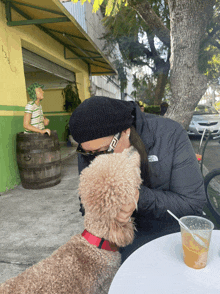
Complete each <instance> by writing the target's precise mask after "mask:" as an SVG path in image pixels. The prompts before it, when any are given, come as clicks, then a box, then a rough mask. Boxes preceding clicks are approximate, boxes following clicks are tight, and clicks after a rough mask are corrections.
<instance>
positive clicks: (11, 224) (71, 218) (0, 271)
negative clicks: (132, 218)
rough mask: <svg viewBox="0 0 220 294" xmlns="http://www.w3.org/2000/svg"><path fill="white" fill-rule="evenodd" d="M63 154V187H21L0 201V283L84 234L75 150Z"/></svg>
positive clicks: (65, 149)
mask: <svg viewBox="0 0 220 294" xmlns="http://www.w3.org/2000/svg"><path fill="white" fill-rule="evenodd" d="M61 154H62V158H63V160H62V173H61V174H62V180H61V183H60V184H58V185H56V186H54V187H51V188H46V189H41V190H27V189H24V188H23V187H22V186H21V185H19V186H18V187H16V188H15V189H14V190H11V191H9V192H7V193H4V194H3V195H2V196H1V197H0V224H1V226H0V236H1V238H0V283H1V282H3V281H5V280H6V279H8V278H10V277H13V276H16V275H17V274H19V273H21V272H23V271H24V270H25V269H26V268H28V267H30V266H31V265H32V264H34V263H37V262H38V261H40V260H41V259H43V258H46V257H47V256H48V255H50V254H51V253H52V252H53V251H54V250H56V249H57V248H58V247H59V246H61V245H63V244H64V243H66V242H67V241H68V240H69V239H70V237H71V236H73V235H75V234H77V233H80V232H82V230H83V218H82V217H81V214H80V212H79V200H78V194H77V188H78V180H79V178H78V167H77V158H76V155H75V148H72V147H69V148H62V151H61ZM64 158H66V159H64Z"/></svg>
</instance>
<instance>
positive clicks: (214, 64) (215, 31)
mask: <svg viewBox="0 0 220 294" xmlns="http://www.w3.org/2000/svg"><path fill="white" fill-rule="evenodd" d="M219 24H220V2H219V1H218V0H217V1H216V5H215V7H214V11H213V17H212V19H211V20H210V22H209V24H208V27H207V32H206V36H205V38H204V40H203V41H202V42H201V44H200V54H199V70H200V72H202V73H203V74H205V75H206V76H207V77H208V79H209V81H211V80H215V79H217V78H219V72H220V26H219Z"/></svg>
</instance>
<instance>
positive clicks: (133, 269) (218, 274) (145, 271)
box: [109, 230, 220, 294]
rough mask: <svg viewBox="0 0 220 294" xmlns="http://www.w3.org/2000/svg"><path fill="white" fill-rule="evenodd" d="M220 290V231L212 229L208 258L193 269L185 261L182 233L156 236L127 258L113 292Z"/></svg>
mask: <svg viewBox="0 0 220 294" xmlns="http://www.w3.org/2000/svg"><path fill="white" fill-rule="evenodd" d="M122 293H125V294H166V293H167V294H191V293H193V294H197V293H198V294H209V293H210V294H220V231H219V230H214V231H213V232H212V237H211V243H210V248H209V254H208V262H207V265H206V267H205V268H204V269H197V270H196V269H192V268H190V267H188V266H187V265H185V263H184V261H183V251H182V243H181V234H180V233H174V234H170V235H167V236H164V237H161V238H158V239H155V240H153V241H151V242H149V243H147V244H145V245H143V246H142V247H140V248H139V249H137V250H136V251H135V252H134V253H133V254H132V255H130V256H129V257H128V259H126V261H125V262H124V263H123V264H122V266H121V267H120V268H119V270H118V272H117V274H116V275H115V277H114V279H113V281H112V284H111V287H110V289H109V294H122Z"/></svg>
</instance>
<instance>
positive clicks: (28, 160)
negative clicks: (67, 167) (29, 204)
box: [16, 131, 61, 189]
mask: <svg viewBox="0 0 220 294" xmlns="http://www.w3.org/2000/svg"><path fill="white" fill-rule="evenodd" d="M16 154H17V163H18V169H19V173H20V177H21V183H22V186H23V187H24V188H25V189H43V188H48V187H52V186H55V185H57V184H59V183H60V181H61V153H60V144H59V139H58V136H57V132H56V131H51V135H50V136H49V135H48V134H40V133H30V134H25V133H18V134H17V138H16Z"/></svg>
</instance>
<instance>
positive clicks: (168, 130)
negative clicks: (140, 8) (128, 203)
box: [78, 102, 206, 231]
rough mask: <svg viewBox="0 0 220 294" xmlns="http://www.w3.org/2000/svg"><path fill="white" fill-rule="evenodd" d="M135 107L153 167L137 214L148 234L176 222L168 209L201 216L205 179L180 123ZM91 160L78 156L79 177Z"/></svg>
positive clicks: (137, 124)
mask: <svg viewBox="0 0 220 294" xmlns="http://www.w3.org/2000/svg"><path fill="white" fill-rule="evenodd" d="M129 103H133V102H129ZM133 105H134V116H135V117H134V125H135V128H136V131H137V133H138V134H139V135H140V137H141V139H142V141H143V142H144V144H145V146H146V151H147V153H148V159H149V166H150V187H146V186H144V185H142V186H141V189H140V195H139V202H138V211H137V212H135V213H134V216H135V218H136V224H137V227H138V228H139V229H142V230H146V231H147V230H149V229H152V228H155V227H158V228H159V227H162V226H164V225H165V226H166V224H168V223H170V222H171V223H173V222H176V220H174V219H173V218H172V217H171V216H169V214H168V213H167V212H166V211H167V209H169V210H171V211H172V212H173V213H174V214H175V215H176V216H178V217H181V216H184V215H202V208H203V206H204V204H205V203H206V195H205V190H204V184H203V177H202V175H201V172H200V169H199V165H198V162H197V159H196V156H195V153H194V151H193V148H192V145H191V142H190V140H189V138H188V135H187V132H186V131H185V130H184V129H183V127H182V126H181V125H180V124H179V123H177V122H175V121H173V120H171V119H168V118H164V117H160V116H152V115H148V114H145V113H143V112H141V111H140V109H139V107H138V105H136V104H135V103H133ZM91 159H93V157H91V158H88V157H85V156H82V155H78V167H79V173H80V172H81V171H82V169H83V168H85V167H86V166H88V164H89V162H90V160H91Z"/></svg>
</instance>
